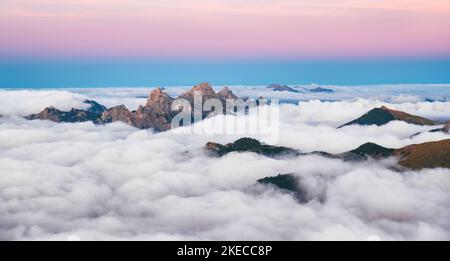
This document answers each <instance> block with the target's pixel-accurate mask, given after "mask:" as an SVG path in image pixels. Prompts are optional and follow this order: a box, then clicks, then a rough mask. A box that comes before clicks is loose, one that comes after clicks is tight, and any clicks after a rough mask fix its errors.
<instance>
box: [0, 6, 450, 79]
mask: <svg viewBox="0 0 450 261" xmlns="http://www.w3.org/2000/svg"><path fill="white" fill-rule="evenodd" d="M0 58H1V61H0V63H1V62H3V64H0V65H1V66H2V67H1V68H2V69H3V72H0V74H2V75H6V70H8V72H12V71H14V70H19V71H20V68H21V67H20V65H18V61H22V63H23V64H26V66H31V65H30V62H27V61H30V60H33V63H35V62H36V61H49V60H60V61H62V60H64V62H62V63H63V64H64V65H67V66H68V62H69V61H71V59H75V60H77V61H80V60H83V61H92V60H96V61H97V62H98V61H101V62H106V61H108V60H115V61H116V62H117V61H120V59H126V60H133V59H135V60H147V61H149V60H151V61H153V62H155V61H164V62H168V61H175V62H179V61H198V60H202V61H211V62H213V63H217V62H220V61H226V62H229V61H237V60H240V61H241V60H246V61H252V63H254V62H255V61H258V60H261V61H269V60H272V61H282V60H289V61H296V62H298V61H301V62H303V61H335V60H346V61H349V60H363V62H364V63H365V62H366V61H367V60H374V59H375V60H377V61H379V60H380V59H381V60H382V59H389V61H392V59H399V61H400V60H401V63H406V64H407V60H408V59H415V60H417V59H419V60H420V59H425V60H427V62H429V60H430V59H437V60H442V59H447V60H448V59H449V58H450V0H427V1H424V0H196V1H187V0H123V1H119V0H64V1H61V0H0ZM8 61H12V62H13V63H14V64H13V65H11V66H7V65H5V64H6V63H7V62H8ZM405 61H406V62H405ZM256 63H257V62H256ZM446 64H448V63H446ZM241 65H242V66H244V65H243V64H241ZM274 65H275V64H274V63H273V64H272V65H271V66H274ZM26 66H25V67H26ZM25 67H24V68H25ZM56 67H57V68H58V66H57V65H56ZM388 67H389V66H388ZM391 67H392V66H391ZM17 68H19V69H17ZM27 68H28V67H27ZM42 68H45V67H42ZM42 68H41V69H42ZM440 69H441V71H442V70H444V69H448V67H445V68H444V67H440ZM24 70H25V69H23V70H22V71H24ZM260 72H261V73H263V74H264V73H265V71H260ZM300 72H301V71H300ZM33 73H34V74H35V73H36V72H33ZM47 73H51V72H47ZM34 74H33V75H34ZM28 75H29V74H28ZM8 76H9V81H8V82H6V81H5V80H4V79H3V81H2V79H0V87H4V86H5V85H6V83H8V84H11V82H12V81H13V80H14V78H19V77H20V76H22V77H21V78H24V76H23V75H20V74H18V75H8ZM39 77H44V76H39ZM447 78H448V77H447ZM447 78H445V77H444V78H443V77H440V78H439V77H438V78H436V79H434V80H432V81H433V82H436V81H438V82H442V81H443V80H446V79H447ZM427 79H428V78H427ZM28 80H29V79H28ZM407 80H408V79H398V80H397V81H400V82H401V81H404V82H406V81H407ZM426 81H428V80H426ZM179 82H180V81H179ZM67 84H69V83H67ZM70 84H72V83H70ZM70 84H69V85H70ZM74 84H75V83H74ZM13 85H14V84H13ZM19 85H20V84H19ZM8 86H9V85H8Z"/></svg>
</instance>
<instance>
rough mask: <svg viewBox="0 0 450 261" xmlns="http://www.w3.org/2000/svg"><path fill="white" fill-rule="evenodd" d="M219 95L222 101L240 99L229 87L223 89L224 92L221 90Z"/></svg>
mask: <svg viewBox="0 0 450 261" xmlns="http://www.w3.org/2000/svg"><path fill="white" fill-rule="evenodd" d="M217 95H218V96H219V98H220V99H223V100H227V99H233V100H235V99H237V98H238V97H237V96H236V95H234V93H233V92H232V91H231V90H230V88H228V87H227V86H225V87H223V89H222V90H220V91H219V92H218V93H217Z"/></svg>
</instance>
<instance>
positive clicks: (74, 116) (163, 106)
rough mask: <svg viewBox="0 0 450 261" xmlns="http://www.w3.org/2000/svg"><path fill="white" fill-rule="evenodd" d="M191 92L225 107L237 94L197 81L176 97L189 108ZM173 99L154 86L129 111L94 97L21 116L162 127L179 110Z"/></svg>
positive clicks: (225, 88)
mask: <svg viewBox="0 0 450 261" xmlns="http://www.w3.org/2000/svg"><path fill="white" fill-rule="evenodd" d="M195 92H199V93H200V94H201V96H202V101H203V103H204V102H205V101H206V100H207V99H218V100H219V101H221V102H222V105H223V108H225V107H226V106H225V105H226V100H227V99H232V100H236V99H237V96H236V95H234V94H233V92H232V91H231V90H230V89H229V88H228V87H224V88H223V89H222V90H220V91H219V92H217V93H216V92H215V91H214V89H213V88H212V87H211V85H210V84H209V83H201V84H198V85H196V86H194V87H193V88H192V89H190V90H188V91H187V92H185V93H183V94H182V95H180V96H179V97H178V98H179V99H186V100H187V101H189V103H190V104H191V108H190V110H191V111H192V110H193V106H194V93H195ZM174 100H175V99H174V98H172V97H170V96H169V95H168V94H167V93H165V92H163V91H162V89H160V88H156V89H155V90H153V91H152V92H151V93H150V95H149V96H148V98H147V103H146V104H145V105H144V106H142V105H141V106H139V107H138V109H137V110H135V111H130V110H129V109H128V108H127V107H126V106H125V105H119V106H115V107H112V108H109V109H107V108H106V107H105V106H103V105H100V104H98V103H97V102H95V101H91V100H86V101H84V103H86V104H89V105H90V107H89V108H88V109H86V110H80V109H71V110H70V111H61V110H58V109H56V108H54V107H47V108H45V109H44V110H43V111H41V112H40V113H37V114H32V115H29V116H26V117H25V118H26V119H29V120H36V119H40V120H50V121H54V122H86V121H92V122H94V123H96V124H106V123H112V122H116V121H121V122H124V123H127V124H129V125H131V126H134V127H136V128H139V129H148V128H152V129H154V130H155V131H166V130H169V129H170V128H171V121H172V118H173V117H174V116H175V115H176V114H177V113H178V112H179V111H172V103H173V101H174ZM224 110H225V109H224ZM208 115H209V113H204V114H203V115H202V118H205V117H207V116H208Z"/></svg>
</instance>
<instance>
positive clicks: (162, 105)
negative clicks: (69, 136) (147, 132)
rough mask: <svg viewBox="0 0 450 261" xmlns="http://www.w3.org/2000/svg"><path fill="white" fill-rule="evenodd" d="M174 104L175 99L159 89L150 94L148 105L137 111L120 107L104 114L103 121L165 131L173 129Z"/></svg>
mask: <svg viewBox="0 0 450 261" xmlns="http://www.w3.org/2000/svg"><path fill="white" fill-rule="evenodd" d="M172 102H173V98H171V97H170V96H169V95H167V94H166V93H164V92H163V91H162V90H161V89H160V88H157V89H155V90H153V91H152V92H151V93H150V95H149V97H148V100H147V103H146V105H145V106H139V108H138V109H137V110H136V111H130V110H129V109H128V108H126V107H125V105H120V106H116V107H113V108H111V109H108V110H107V111H105V112H103V114H102V117H101V119H102V122H103V123H111V122H116V121H121V122H124V123H126V124H129V125H131V126H133V127H136V128H139V129H148V128H152V129H155V130H156V131H165V130H169V129H170V127H171V126H170V122H171V119H172V112H171V106H172Z"/></svg>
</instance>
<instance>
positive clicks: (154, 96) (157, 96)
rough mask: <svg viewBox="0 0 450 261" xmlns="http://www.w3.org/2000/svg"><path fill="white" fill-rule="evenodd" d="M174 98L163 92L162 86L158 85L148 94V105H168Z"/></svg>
mask: <svg viewBox="0 0 450 261" xmlns="http://www.w3.org/2000/svg"><path fill="white" fill-rule="evenodd" d="M172 100H173V98H172V97H170V96H169V95H168V94H167V93H165V92H163V91H162V90H161V88H159V87H158V88H156V89H154V90H153V91H152V92H151V93H150V95H149V96H148V99H147V104H146V107H153V106H155V105H158V106H162V105H167V104H168V103H170V104H171V102H172ZM164 107H167V106H164Z"/></svg>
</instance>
